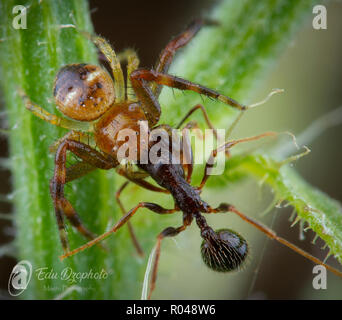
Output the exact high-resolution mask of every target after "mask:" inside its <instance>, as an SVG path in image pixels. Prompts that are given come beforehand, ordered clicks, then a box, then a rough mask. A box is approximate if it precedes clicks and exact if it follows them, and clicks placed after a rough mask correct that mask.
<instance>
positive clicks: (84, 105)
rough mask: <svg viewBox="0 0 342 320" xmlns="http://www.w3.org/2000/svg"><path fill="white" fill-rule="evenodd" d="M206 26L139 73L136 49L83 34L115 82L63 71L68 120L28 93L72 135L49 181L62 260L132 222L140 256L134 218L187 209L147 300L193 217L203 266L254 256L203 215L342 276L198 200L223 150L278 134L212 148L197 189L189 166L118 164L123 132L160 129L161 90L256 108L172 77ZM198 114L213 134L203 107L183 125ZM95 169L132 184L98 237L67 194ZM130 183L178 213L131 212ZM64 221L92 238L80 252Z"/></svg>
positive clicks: (91, 70) (59, 84)
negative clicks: (180, 53) (126, 200)
mask: <svg viewBox="0 0 342 320" xmlns="http://www.w3.org/2000/svg"><path fill="white" fill-rule="evenodd" d="M204 24H211V23H210V22H209V23H208V21H205V20H201V19H199V20H196V21H194V22H193V23H192V24H191V25H190V26H189V27H188V28H187V29H186V30H185V32H183V33H181V34H180V35H179V36H177V37H175V38H174V39H173V40H172V41H170V42H169V44H168V45H167V46H166V47H165V49H164V50H163V51H162V53H161V55H160V57H159V60H158V62H157V64H156V67H155V69H154V70H148V69H141V68H138V66H139V59H138V57H137V55H136V53H135V52H134V51H133V50H126V51H124V52H123V53H121V54H119V55H118V56H117V55H116V54H115V52H114V50H113V49H112V47H111V46H110V45H109V44H108V43H107V42H106V41H105V40H104V39H103V38H101V37H98V36H91V35H89V34H85V35H86V36H87V37H88V38H90V39H91V40H92V41H93V42H94V43H95V45H96V46H97V47H98V48H99V50H100V51H101V52H102V53H103V54H104V55H105V57H106V58H107V59H108V61H109V64H110V67H111V71H112V76H113V79H112V78H111V76H110V75H109V74H108V73H107V72H106V71H105V70H104V69H102V68H101V67H98V66H95V65H89V64H72V65H67V66H64V67H63V68H61V69H60V71H59V72H58V74H57V77H56V80H55V85H54V97H55V102H56V105H57V106H58V108H59V110H60V111H61V112H62V113H63V114H64V115H66V116H67V117H68V118H61V117H57V116H55V115H52V114H50V113H48V112H47V111H45V110H44V109H42V108H41V107H39V106H38V105H35V104H34V103H32V102H31V101H30V100H29V99H28V98H27V97H26V96H24V98H25V100H26V107H27V109H29V110H30V111H31V112H33V113H34V114H35V115H36V116H38V117H39V118H41V119H43V120H45V121H47V122H50V123H51V124H54V125H57V126H60V127H63V128H67V129H69V130H71V131H70V132H68V133H67V134H66V135H65V136H64V137H63V138H61V139H59V140H58V141H57V142H56V143H55V144H54V146H53V149H54V150H56V156H55V171H54V175H53V178H52V179H51V182H50V192H51V197H52V199H53V203H54V208H55V213H56V218H57V223H58V228H59V234H60V239H61V243H62V247H63V250H64V255H63V256H62V257H61V258H62V259H64V258H67V257H70V256H72V255H74V254H75V253H77V252H79V251H81V250H84V249H85V248H88V247H90V246H92V245H94V244H98V243H99V242H100V241H101V240H102V239H104V238H106V237H107V236H109V235H110V234H111V233H112V232H116V231H117V230H118V229H119V228H120V227H121V226H123V225H124V224H127V225H128V227H129V231H130V234H131V237H132V240H133V243H134V245H135V247H136V249H137V251H138V253H140V254H142V249H141V247H140V245H139V242H138V241H137V239H136V237H135V235H134V232H133V229H132V226H131V225H130V222H129V221H128V220H129V219H130V218H131V217H132V216H133V215H134V214H135V213H136V212H137V211H138V209H139V208H147V209H149V210H151V211H153V212H155V213H158V214H172V213H174V212H177V211H181V212H182V213H183V224H182V225H181V226H179V227H176V228H174V227H169V228H166V229H165V230H163V231H162V232H161V233H160V234H159V235H158V237H157V244H156V251H155V259H154V264H153V268H152V276H151V281H150V290H149V295H148V296H149V298H150V297H151V293H152V291H153V290H154V288H155V283H156V278H157V268H158V261H159V257H160V248H161V242H162V239H163V238H165V237H173V236H176V235H178V234H179V233H180V232H182V231H184V230H185V229H186V228H187V227H188V226H189V225H190V224H191V223H192V221H193V219H195V221H196V223H197V225H198V227H199V229H200V233H201V237H202V238H203V242H202V245H201V253H202V257H203V260H204V262H205V264H206V265H207V266H208V267H209V268H211V269H213V270H215V271H220V272H228V271H231V270H236V269H238V268H239V267H240V266H241V265H242V264H243V262H244V260H245V258H246V256H247V254H248V245H247V242H246V240H245V239H243V238H242V237H241V236H240V235H239V234H237V233H236V232H235V231H232V230H229V229H220V230H217V231H214V230H213V229H212V228H211V227H210V226H208V224H207V222H206V220H205V218H204V216H203V215H202V213H205V214H210V213H219V212H233V213H235V214H237V215H238V216H240V217H241V218H242V219H243V220H245V221H246V222H248V223H250V224H252V225H253V226H254V227H256V228H258V229H259V230H261V231H262V232H264V233H265V234H266V235H267V236H268V237H270V238H272V239H275V240H277V241H279V242H280V243H282V244H284V245H286V246H287V247H289V248H291V249H292V250H294V251H296V252H297V253H299V254H301V255H303V256H305V257H306V258H308V259H310V260H312V261H313V262H315V263H317V264H322V265H324V266H325V267H326V268H328V269H329V270H331V271H332V272H334V273H335V274H338V275H339V276H342V273H341V272H340V271H338V270H336V269H334V268H332V267H330V266H328V265H326V264H324V263H323V262H321V261H320V260H318V259H317V258H315V257H313V256H311V255H310V254H308V253H306V252H304V251H303V250H302V249H300V248H298V247H296V246H295V245H293V244H291V243H289V242H288V241H287V240H285V239H283V238H281V237H279V236H277V235H276V234H275V233H274V232H273V231H272V230H271V229H269V228H268V227H266V226H264V225H262V224H260V223H259V222H257V221H255V220H253V219H251V218H249V217H247V216H246V215H245V214H243V213H241V212H240V211H239V210H237V209H236V208H235V207H234V206H232V205H229V204H226V203H222V204H220V205H219V206H218V207H217V208H212V207H211V206H210V205H209V204H207V203H206V202H205V201H203V200H202V199H201V197H200V192H201V190H202V188H203V187H204V185H205V183H206V181H207V179H208V177H209V172H210V168H211V167H212V166H213V165H212V163H213V159H214V158H215V157H216V156H217V154H218V152H226V154H227V155H228V156H229V149H230V148H231V147H233V146H234V145H236V144H238V143H240V142H245V141H251V140H256V139H259V138H262V137H265V136H271V135H273V134H274V133H272V132H267V133H264V134H261V135H258V136H254V137H250V138H245V139H240V140H231V141H228V142H226V143H225V144H224V145H223V146H221V147H219V148H217V149H215V150H213V151H212V153H211V156H210V157H209V160H208V161H207V163H206V166H205V172H204V176H203V179H202V182H201V184H200V186H199V187H193V186H192V185H191V184H190V182H191V174H192V167H193V165H192V164H191V163H190V164H182V163H181V164H173V163H168V164H165V163H157V164H155V163H151V162H148V163H145V164H143V163H140V162H139V157H138V161H137V167H138V168H139V170H136V171H133V170H132V167H131V166H123V165H120V163H119V161H118V159H117V154H116V152H117V150H118V148H119V147H120V146H121V145H122V143H123V141H118V140H117V135H118V133H119V131H120V130H122V129H125V128H129V129H131V130H134V131H135V132H136V133H137V134H139V130H140V126H139V122H140V121H147V122H148V127H149V129H152V128H155V127H156V126H157V124H158V121H159V118H160V115H161V107H160V104H159V102H158V97H159V94H160V92H161V88H162V86H168V87H171V88H176V89H180V90H191V91H194V92H197V93H199V94H202V95H205V96H207V97H210V98H213V99H216V100H218V101H221V102H223V103H225V104H227V105H230V106H232V107H234V108H237V109H239V110H241V111H244V110H247V109H249V108H250V107H252V106H255V105H257V104H255V105H250V106H245V105H242V104H240V103H238V102H237V101H235V100H233V99H231V98H229V97H227V96H225V95H222V94H220V93H219V92H216V91H214V90H212V89H208V88H206V87H204V86H201V85H199V84H195V83H192V82H190V81H187V80H185V79H182V78H179V77H175V76H172V75H169V74H168V73H167V71H168V69H169V66H170V64H171V62H172V60H173V57H174V55H175V53H176V51H177V50H178V49H179V48H181V47H183V46H185V45H186V44H187V43H188V42H189V41H190V40H191V39H192V38H193V37H194V36H195V35H196V34H197V32H198V31H199V30H200V28H201V27H202V26H203V25H204ZM122 61H127V86H126V87H125V83H124V77H123V72H122V69H121V65H120V62H122ZM113 80H114V81H113ZM273 93H274V92H273ZM271 94H272V93H271ZM271 94H270V95H271ZM270 95H269V96H270ZM263 102H264V101H263ZM196 110H201V111H202V114H203V116H204V118H205V120H206V123H207V125H208V126H209V127H210V128H211V129H213V130H214V128H213V126H212V124H211V122H210V121H209V118H208V115H207V113H206V110H205V108H204V107H203V106H202V105H196V106H195V107H193V108H192V109H191V110H190V111H189V112H188V113H187V114H186V115H185V117H184V118H183V119H182V121H181V122H180V124H179V125H178V127H177V128H179V127H181V125H182V124H183V123H184V122H185V121H186V120H187V118H188V117H189V116H190V115H191V114H192V113H193V112H194V111H196ZM158 127H162V128H164V129H165V130H166V131H168V132H171V129H172V128H171V127H170V126H168V125H160V126H158ZM88 133H90V134H88ZM89 135H90V136H91V137H93V139H94V142H95V143H96V146H97V147H98V149H99V151H97V150H96V149H94V148H92V147H91V146H90V145H89V143H87V139H89ZM152 145H153V143H152V142H149V146H148V147H149V148H151V147H152ZM67 151H70V152H72V153H73V154H75V155H76V156H77V157H78V158H80V159H81V161H79V162H77V163H76V164H74V165H71V166H69V167H68V168H67V167H66V155H67ZM185 156H187V157H188V158H189V157H190V158H191V156H192V151H191V147H189V149H188V150H187V155H185ZM96 168H100V169H104V170H109V169H112V168H116V170H117V172H118V173H119V174H121V175H122V176H124V177H126V178H127V180H128V181H126V182H125V183H124V184H123V185H122V186H121V188H120V189H119V190H118V192H117V194H116V195H117V200H118V203H119V205H120V208H121V210H122V211H123V214H124V216H123V217H122V218H121V219H120V220H119V221H118V222H117V223H116V224H115V225H114V226H113V227H112V228H111V229H110V230H109V231H108V232H105V233H104V234H102V235H100V236H98V237H97V236H96V235H94V234H93V233H92V232H90V231H89V230H88V229H87V228H86V227H85V226H84V225H83V223H82V222H81V220H80V218H79V215H78V214H77V212H76V211H75V210H74V208H73V206H72V205H71V204H70V202H69V201H68V200H67V199H66V198H65V196H64V185H65V184H66V183H67V182H70V181H72V180H75V179H77V178H80V177H82V176H84V175H85V174H87V173H89V172H90V171H92V170H94V169H96ZM147 177H151V178H152V179H153V180H154V181H155V182H156V183H157V184H158V185H159V187H157V186H155V185H152V184H150V183H149V182H147V181H145V178H147ZM129 182H133V183H136V184H137V185H139V186H141V187H143V188H146V189H148V190H151V191H155V192H164V193H170V194H171V195H172V197H173V199H174V202H175V206H174V208H172V209H165V208H163V207H161V206H160V205H158V204H154V203H149V202H140V203H139V204H138V205H137V206H135V207H134V208H133V209H131V210H129V211H128V212H126V210H125V209H124V207H123V205H122V203H121V201H120V199H119V196H120V193H121V192H122V191H123V190H124V189H125V188H126V186H127V185H128V183H129ZM64 217H66V218H67V219H68V220H69V221H70V223H71V224H72V225H73V226H74V227H75V228H77V230H78V231H79V232H80V233H81V234H83V235H84V236H85V237H87V238H88V239H90V241H89V242H88V243H86V244H85V245H83V246H81V247H80V248H77V249H75V250H72V251H70V250H69V246H68V241H67V234H66V231H65V225H64Z"/></svg>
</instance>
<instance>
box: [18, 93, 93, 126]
mask: <svg viewBox="0 0 342 320" xmlns="http://www.w3.org/2000/svg"><path fill="white" fill-rule="evenodd" d="M20 95H21V97H22V98H23V100H24V102H25V107H26V109H27V110H29V111H31V112H32V113H33V114H34V115H35V116H36V117H38V118H40V119H42V120H44V121H46V122H49V123H51V124H53V125H55V126H57V127H61V128H65V129H69V130H78V131H93V125H92V124H91V123H87V122H80V121H74V120H71V119H66V118H62V117H58V116H56V115H54V114H52V113H50V112H48V111H46V110H45V109H43V108H42V107H40V106H39V105H37V104H35V103H33V102H32V101H31V100H30V99H29V97H28V96H27V95H26V94H24V93H22V92H20Z"/></svg>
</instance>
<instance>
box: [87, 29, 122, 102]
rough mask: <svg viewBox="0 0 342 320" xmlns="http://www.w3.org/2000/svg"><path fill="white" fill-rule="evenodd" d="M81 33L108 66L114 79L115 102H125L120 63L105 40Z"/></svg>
mask: <svg viewBox="0 0 342 320" xmlns="http://www.w3.org/2000/svg"><path fill="white" fill-rule="evenodd" d="M81 33H82V34H83V35H84V36H85V37H86V38H88V39H89V40H91V41H92V42H93V43H94V44H95V45H96V46H97V47H98V48H99V50H100V51H101V52H102V53H103V54H104V55H105V57H106V58H107V60H108V62H109V64H110V67H111V69H112V72H113V77H114V89H115V95H116V98H115V102H123V101H125V81H124V76H123V72H122V69H121V65H120V61H119V59H118V57H117V56H116V54H115V51H114V50H113V48H112V47H111V45H110V44H109V43H108V42H107V41H106V40H105V39H103V38H101V37H99V36H94V35H91V34H90V33H88V32H85V31H81Z"/></svg>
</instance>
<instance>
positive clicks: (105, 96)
mask: <svg viewBox="0 0 342 320" xmlns="http://www.w3.org/2000/svg"><path fill="white" fill-rule="evenodd" d="M53 93H54V97H55V102H56V104H57V106H58V109H59V110H60V111H61V112H62V113H63V114H64V115H66V116H68V117H69V118H71V119H74V120H78V121H92V120H96V119H98V118H99V117H100V116H101V115H103V114H104V113H105V112H106V111H107V110H108V109H109V107H110V106H111V105H112V103H113V102H114V99H115V92H114V85H113V80H112V78H111V77H110V75H109V74H108V73H107V72H106V71H105V70H104V69H102V68H100V67H98V66H95V65H90V64H70V65H66V66H64V67H63V68H61V69H60V71H59V72H58V74H57V76H56V79H55V85H54V91H53Z"/></svg>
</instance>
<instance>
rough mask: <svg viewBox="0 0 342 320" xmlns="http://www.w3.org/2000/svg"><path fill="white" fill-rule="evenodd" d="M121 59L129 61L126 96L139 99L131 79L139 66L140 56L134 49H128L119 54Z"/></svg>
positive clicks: (135, 99) (134, 99)
mask: <svg viewBox="0 0 342 320" xmlns="http://www.w3.org/2000/svg"><path fill="white" fill-rule="evenodd" d="M118 59H119V61H120V62H121V61H125V60H126V61H127V83H126V97H127V99H128V100H129V101H137V98H136V97H135V93H134V90H133V88H132V84H131V81H130V75H131V73H132V72H133V71H134V70H136V69H138V67H139V63H140V61H139V57H138V55H137V53H136V52H135V51H134V50H133V49H126V50H124V51H123V52H120V53H119V54H118Z"/></svg>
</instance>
